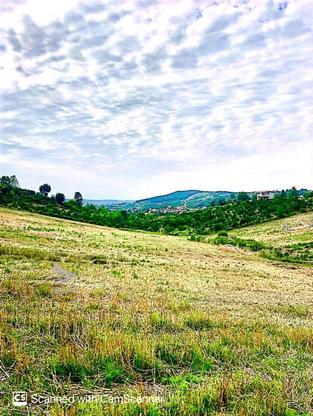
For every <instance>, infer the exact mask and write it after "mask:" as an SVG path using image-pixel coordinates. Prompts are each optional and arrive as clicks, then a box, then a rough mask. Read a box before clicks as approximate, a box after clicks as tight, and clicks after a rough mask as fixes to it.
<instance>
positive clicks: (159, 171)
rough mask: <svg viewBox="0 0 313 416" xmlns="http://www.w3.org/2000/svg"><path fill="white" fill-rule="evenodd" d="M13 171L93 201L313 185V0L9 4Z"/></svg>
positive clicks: (7, 75)
mask: <svg viewBox="0 0 313 416" xmlns="http://www.w3.org/2000/svg"><path fill="white" fill-rule="evenodd" d="M0 174H16V175H17V176H18V179H19V180H20V183H21V185H22V186H23V187H27V188H31V189H37V188H38V186H39V185H40V184H41V183H43V182H48V183H50V184H51V186H52V188H53V191H54V192H64V193H65V194H66V195H67V196H72V194H73V193H74V191H76V190H79V191H81V192H82V193H83V195H84V196H85V197H88V198H140V197H146V196H151V195H155V194H160V193H166V192H171V191H174V190H177V189H203V190H253V189H254V190H257V189H260V188H262V189H266V188H271V189H276V188H277V189H280V188H285V187H291V186H293V185H295V186H297V187H301V186H303V187H311V188H312V187H313V1H312V0H290V1H276V0H268V1H267V0H264V1H263V0H258V1H257V0H254V1H252V0H251V1H249V0H216V1H213V0H203V1H202V0H193V1H192V0H190V1H184V0H166V1H165V0H159V1H157V0H137V1H136V0H131V1H126V0H125V1H124V0H119V1H117V0H114V1H110V0H102V1H100V0H99V1H93V0H85V1H77V0H44V1H43V0H29V1H27V0H0Z"/></svg>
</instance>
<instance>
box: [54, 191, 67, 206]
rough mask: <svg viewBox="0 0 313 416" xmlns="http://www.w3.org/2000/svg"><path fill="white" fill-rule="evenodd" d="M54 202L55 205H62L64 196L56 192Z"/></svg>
mask: <svg viewBox="0 0 313 416" xmlns="http://www.w3.org/2000/svg"><path fill="white" fill-rule="evenodd" d="M55 200H56V203H57V204H59V205H63V204H64V201H65V195H64V194H61V193H60V192H58V193H57V194H55Z"/></svg>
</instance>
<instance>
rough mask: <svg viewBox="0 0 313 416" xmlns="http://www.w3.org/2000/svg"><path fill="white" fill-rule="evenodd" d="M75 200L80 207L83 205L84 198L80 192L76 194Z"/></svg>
mask: <svg viewBox="0 0 313 416" xmlns="http://www.w3.org/2000/svg"><path fill="white" fill-rule="evenodd" d="M74 199H75V201H76V203H77V205H79V206H80V207H81V206H82V205H83V196H82V194H81V193H80V192H75V195H74Z"/></svg>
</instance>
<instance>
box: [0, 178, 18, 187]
mask: <svg viewBox="0 0 313 416" xmlns="http://www.w3.org/2000/svg"><path fill="white" fill-rule="evenodd" d="M0 183H1V185H4V186H10V187H12V188H19V183H18V180H17V178H16V176H15V175H12V176H2V177H1V179H0Z"/></svg>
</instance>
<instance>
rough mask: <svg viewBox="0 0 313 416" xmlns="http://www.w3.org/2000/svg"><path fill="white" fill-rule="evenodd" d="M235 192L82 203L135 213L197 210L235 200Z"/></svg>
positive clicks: (170, 194) (184, 192)
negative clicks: (179, 209)
mask: <svg viewBox="0 0 313 416" xmlns="http://www.w3.org/2000/svg"><path fill="white" fill-rule="evenodd" d="M236 195H237V193H236V192H227V191H199V190H194V189H192V190H186V191H176V192H171V193H169V194H165V195H158V196H153V197H151V198H145V199H139V200H137V201H121V200H85V201H84V203H85V204H86V203H90V204H94V205H97V206H99V205H102V206H106V207H107V208H109V209H126V210H135V211H147V210H163V209H166V208H170V209H175V208H183V209H199V208H203V207H207V206H209V205H211V204H212V202H213V203H219V202H221V201H229V200H230V199H233V198H235V197H236Z"/></svg>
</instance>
